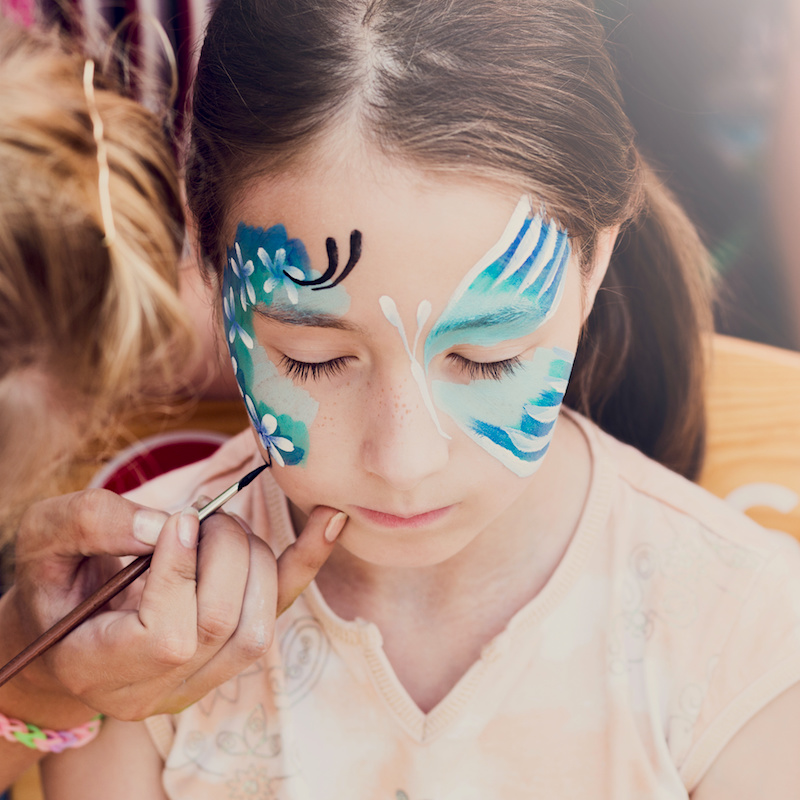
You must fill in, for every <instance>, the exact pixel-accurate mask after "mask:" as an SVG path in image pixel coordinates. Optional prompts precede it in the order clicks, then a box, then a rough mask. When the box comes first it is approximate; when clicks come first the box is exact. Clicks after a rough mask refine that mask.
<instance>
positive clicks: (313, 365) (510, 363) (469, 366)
mask: <svg viewBox="0 0 800 800" xmlns="http://www.w3.org/2000/svg"><path fill="white" fill-rule="evenodd" d="M447 358H448V359H450V361H451V362H453V363H454V364H456V365H457V367H458V368H459V369H460V370H461V371H462V372H463V373H464V374H465V375H466V376H467V377H468V378H470V380H493V381H499V380H501V379H502V378H505V377H507V376H509V375H513V373H514V371H515V370H516V368H517V367H518V366H519V365H520V364H521V363H522V359H521V358H520V357H519V356H514V357H513V358H506V359H504V360H503V361H470V360H469V359H468V358H464V356H460V355H458V353H450V355H448V356H447ZM352 359H353V356H340V357H339V358H332V359H331V360H330V361H318V362H314V361H297V360H295V359H294V358H289V356H286V355H285V356H281V361H280V365H281V367H282V368H283V370H284V372H285V373H286V375H287V377H289V378H294V379H295V380H298V381H301V382H302V381H307V380H309V379H310V380H313V381H317V380H320V379H321V378H335V377H336V376H337V375H341V374H342V373H343V372H344V369H345V367H346V366H347V363H348V362H349V361H352Z"/></svg>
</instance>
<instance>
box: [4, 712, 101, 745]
mask: <svg viewBox="0 0 800 800" xmlns="http://www.w3.org/2000/svg"><path fill="white" fill-rule="evenodd" d="M102 721H103V715H102V714H98V715H97V716H96V717H93V718H92V719H90V720H89V722H87V723H85V724H83V725H79V726H78V727H77V728H71V729H70V730H68V731H53V730H50V729H49V728H39V727H37V726H36V725H30V724H28V723H25V722H22V720H19V719H11V718H10V717H7V716H6V715H5V714H3V713H0V735H2V736H3V737H4V738H5V739H8V741H9V742H19V744H24V745H25V747H30V748H31V749H32V750H39V751H40V752H42V753H60V752H61V751H62V750H66V749H67V748H68V747H83V745H85V744H89V742H91V741H92V739H94V737H95V736H97V734H98V733H99V732H100V726H101V724H102Z"/></svg>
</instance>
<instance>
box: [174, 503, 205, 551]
mask: <svg viewBox="0 0 800 800" xmlns="http://www.w3.org/2000/svg"><path fill="white" fill-rule="evenodd" d="M199 530H200V519H199V517H198V514H197V509H196V508H194V507H193V506H189V507H188V508H184V509H183V511H181V515H180V517H178V539H180V541H181V544H182V545H183V546H184V547H188V548H189V549H194V548H195V547H196V546H197V532H198V531H199Z"/></svg>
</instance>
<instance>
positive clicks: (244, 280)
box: [231, 242, 256, 311]
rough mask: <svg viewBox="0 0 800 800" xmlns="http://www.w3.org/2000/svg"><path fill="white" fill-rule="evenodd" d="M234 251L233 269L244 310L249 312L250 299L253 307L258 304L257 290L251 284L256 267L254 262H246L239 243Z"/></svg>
mask: <svg viewBox="0 0 800 800" xmlns="http://www.w3.org/2000/svg"><path fill="white" fill-rule="evenodd" d="M234 249H235V250H236V258H231V269H232V270H233V274H234V275H235V276H236V277H237V278H238V279H239V299H240V300H241V303H242V310H243V311H247V301H248V299H249V300H250V302H251V303H252V304H253V305H255V302H256V290H255V289H254V288H253V284H252V283H251V282H250V276H251V275H252V274H253V272H255V267H254V266H253V262H252V261H244V259H243V257H242V250H241V248H240V247H239V242H236V243H235V244H234Z"/></svg>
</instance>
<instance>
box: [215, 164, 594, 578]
mask: <svg viewBox="0 0 800 800" xmlns="http://www.w3.org/2000/svg"><path fill="white" fill-rule="evenodd" d="M352 163H353V160H351V161H350V163H349V164H348V165H347V166H344V165H341V166H336V167H334V168H330V169H328V170H325V171H309V172H306V173H305V174H302V175H300V176H293V177H289V176H284V177H281V178H278V179H274V180H273V179H271V180H268V181H262V182H260V183H256V184H255V185H254V187H253V188H251V189H249V190H248V191H247V192H246V195H245V197H244V199H243V202H242V203H241V204H240V205H239V206H238V207H237V210H238V213H237V215H236V217H235V218H234V220H233V225H232V228H233V229H232V230H231V231H230V239H229V242H228V246H229V249H228V264H227V266H226V269H225V275H224V280H223V310H224V316H225V325H226V333H227V337H228V342H229V346H230V349H231V356H232V363H233V367H234V370H235V371H236V375H237V380H238V381H239V386H240V388H241V390H242V393H243V395H244V399H245V403H246V406H247V409H248V412H249V414H250V418H251V421H252V423H253V427H254V431H255V433H256V438H257V440H258V443H259V446H260V448H261V450H262V453H263V454H264V456H265V458H268V459H270V460H271V461H272V463H273V470H272V472H273V475H274V477H275V479H276V480H277V482H278V483H279V484H280V486H281V488H282V489H283V490H284V491H285V493H286V494H287V496H288V497H289V499H290V500H291V502H292V503H293V504H294V505H295V506H296V507H297V508H298V509H299V510H300V511H302V512H304V513H308V512H309V511H310V510H311V509H312V508H313V507H314V506H316V505H319V504H324V505H327V506H331V507H333V508H337V509H341V510H343V511H345V512H346V513H347V514H348V515H349V517H350V519H349V521H348V523H347V525H346V527H345V530H344V532H343V534H342V536H341V537H340V539H339V542H340V543H341V544H342V545H343V546H344V547H345V548H346V549H348V550H349V551H350V552H351V553H353V554H354V555H356V556H358V557H359V558H362V559H365V560H367V561H370V562H373V563H380V564H395V565H424V564H433V563H438V562H440V561H443V560H444V559H446V558H448V557H450V556H452V555H454V554H456V553H457V552H459V551H460V550H461V549H463V548H464V547H466V546H467V545H468V544H469V542H471V541H472V540H473V539H474V538H475V537H476V536H478V535H479V534H480V533H481V531H483V530H484V529H485V528H487V526H489V525H490V524H492V523H493V522H495V521H497V520H498V519H499V518H501V516H502V515H503V514H509V513H512V514H513V509H514V507H515V504H516V503H517V501H518V500H519V499H520V498H521V497H522V496H523V495H524V494H525V493H526V491H527V490H528V489H529V488H530V487H531V486H532V485H533V483H532V482H533V481H535V473H536V470H537V469H538V467H539V465H540V464H541V463H542V457H543V456H544V454H545V452H546V450H547V448H548V446H549V444H550V441H551V438H552V435H553V430H554V424H555V421H556V417H557V415H558V410H559V408H560V404H561V400H562V398H563V394H564V391H565V389H566V382H567V378H568V376H569V371H570V368H571V365H572V359H573V355H574V352H575V347H576V343H577V338H578V333H579V329H580V325H581V322H582V319H583V314H582V302H581V300H582V291H581V285H580V280H579V272H578V265H577V258H576V257H575V255H574V254H573V253H572V252H571V249H570V244H569V240H568V237H567V235H566V232H564V231H561V230H559V228H558V226H557V225H556V224H555V223H549V224H548V223H547V222H546V221H545V220H544V219H543V218H542V217H541V216H540V215H539V214H538V213H537V212H538V211H539V209H538V208H535V207H534V208H532V207H531V205H530V202H529V200H528V199H527V198H525V197H521V192H520V191H519V190H514V189H512V188H509V187H498V186H494V185H489V184H487V183H482V182H478V181H475V180H469V179H465V180H456V179H453V178H449V179H444V178H442V177H441V176H432V175H430V174H426V173H421V172H418V171H415V170H413V169H410V168H405V167H401V166H397V165H392V164H390V163H387V162H386V161H383V160H381V159H379V158H374V159H363V157H362V163H361V165H360V168H358V169H355V170H354V169H353V166H352Z"/></svg>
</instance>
